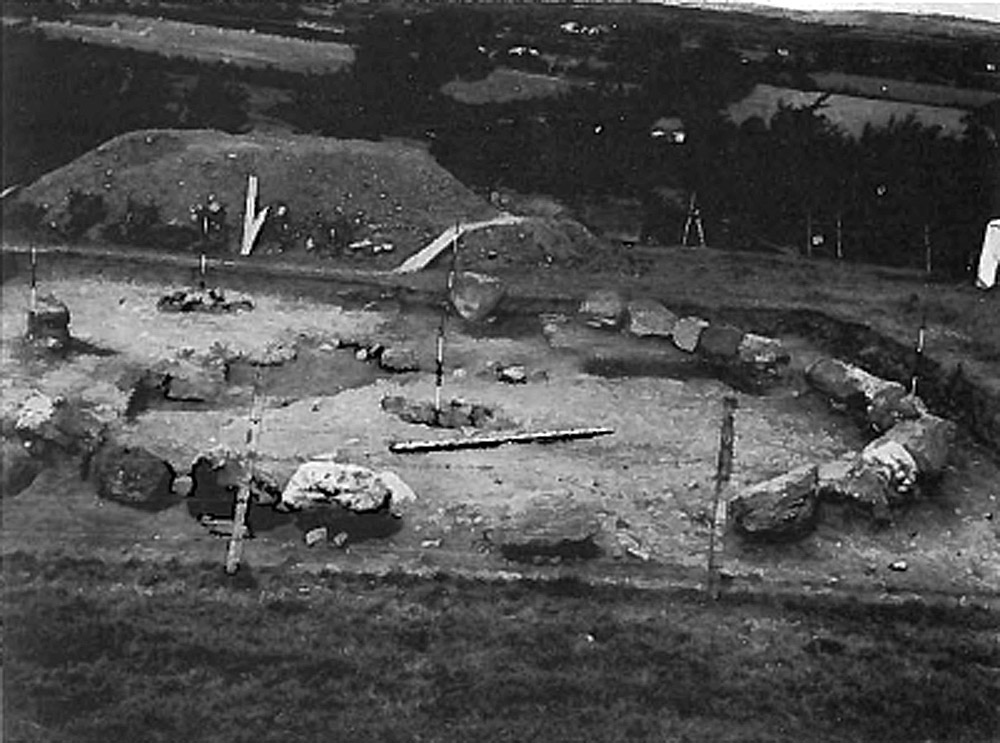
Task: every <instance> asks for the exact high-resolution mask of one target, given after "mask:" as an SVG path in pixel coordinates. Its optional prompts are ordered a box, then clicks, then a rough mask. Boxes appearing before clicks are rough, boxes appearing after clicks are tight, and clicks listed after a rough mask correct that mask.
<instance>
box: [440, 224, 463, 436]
mask: <svg viewBox="0 0 1000 743" xmlns="http://www.w3.org/2000/svg"><path fill="white" fill-rule="evenodd" d="M459 231H460V225H459V223H458V222H457V221H456V222H455V234H454V237H453V239H452V242H451V266H450V267H449V268H448V280H447V283H446V292H445V298H444V302H442V304H441V322H440V324H439V325H438V335H437V355H436V364H437V366H436V369H435V381H434V415H435V417H436V419H437V420H438V421H440V419H441V388H442V386H443V384H444V339H445V330H446V325H447V322H448V304H449V303H450V302H451V292H452V289H454V287H455V273H456V270H457V267H458V235H459Z"/></svg>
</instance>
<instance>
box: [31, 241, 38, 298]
mask: <svg viewBox="0 0 1000 743" xmlns="http://www.w3.org/2000/svg"><path fill="white" fill-rule="evenodd" d="M30 309H31V314H35V312H36V311H37V309H38V251H37V249H36V248H35V247H34V246H32V248H31V300H30Z"/></svg>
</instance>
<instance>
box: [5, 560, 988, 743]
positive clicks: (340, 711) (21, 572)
mask: <svg viewBox="0 0 1000 743" xmlns="http://www.w3.org/2000/svg"><path fill="white" fill-rule="evenodd" d="M4 572H5V579H4V581H5V584H6V585H5V595H6V598H7V602H6V603H7V610H6V615H5V620H4V621H5V632H4V634H5V645H6V648H5V654H6V662H5V669H4V673H5V677H6V678H5V681H4V686H5V694H4V696H5V703H6V704H5V706H6V710H5V713H6V714H5V715H4V720H5V724H4V726H5V728H6V730H5V734H6V735H5V739H6V740H7V741H10V742H11V743H13V741H107V740H119V741H160V740H163V741H179V740H181V741H254V742H255V743H264V741H300V740H301V741H306V740H309V741H312V740H345V741H347V740H349V741H404V740H405V741H438V740H440V741H444V740H454V741H469V740H481V741H499V740H505V741H528V740H544V741H619V740H656V741H665V740H669V741H805V740H809V741H860V740H871V741H882V742H883V743H889V742H891V741H907V743H910V742H911V741H925V740H934V741H988V740H991V739H992V740H995V737H992V736H994V735H995V734H996V731H997V730H1000V711H998V708H997V705H996V700H997V699H998V698H1000V673H998V667H1000V648H998V646H997V642H996V638H997V630H998V628H1000V624H998V620H997V617H996V616H995V615H993V614H991V613H989V612H987V611H986V610H984V609H972V608H965V609H958V608H952V609H930V608H926V607H920V606H916V605H910V606H904V607H899V606H897V607H872V606H863V605H861V604H859V603H854V602H850V601H848V602H844V601H839V602H837V603H830V602H829V600H827V601H821V600H819V599H808V600H807V599H802V600H797V601H795V602H794V604H790V603H788V602H787V601H786V602H782V603H776V602H773V601H770V602H768V601H759V600H747V599H742V600H739V601H737V600H735V599H723V600H722V601H721V602H719V603H716V604H706V603H704V602H703V601H702V600H701V599H700V598H699V597H697V596H692V595H685V594H669V595H668V594H662V593H648V592H645V593H644V592H639V591H631V590H626V589H619V588H597V589H595V588H592V587H588V586H585V585H582V584H579V583H577V582H574V581H562V582H556V583H550V584H546V585H541V584H533V583H523V582H522V583H503V584H501V583H485V582H474V581H467V580H459V579H454V578H439V579H437V580H426V579H416V578H410V577H403V576H389V577H383V578H371V577H365V576H351V577H347V576H333V575H320V576H301V575H292V574H291V573H290V572H289V571H287V570H285V571H273V572H266V573H258V574H257V575H255V576H253V577H248V576H244V577H243V578H242V579H241V580H240V581H239V582H238V583H234V582H228V581H226V580H225V579H224V577H223V576H222V575H221V574H220V572H221V571H220V570H219V569H218V567H217V566H182V565H179V564H166V565H153V564H147V563H129V564H124V565H114V564H106V563H102V562H99V561H96V560H76V559H69V558H65V559H49V560H45V561H43V560H40V559H38V558H35V557H29V556H24V555H14V556H12V557H9V558H8V559H7V560H6V565H5V571H4Z"/></svg>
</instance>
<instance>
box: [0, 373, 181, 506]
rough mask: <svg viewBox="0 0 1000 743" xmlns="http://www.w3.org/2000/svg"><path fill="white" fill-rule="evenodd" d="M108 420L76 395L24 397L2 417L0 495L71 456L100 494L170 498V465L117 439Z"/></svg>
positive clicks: (133, 500) (138, 502)
mask: <svg viewBox="0 0 1000 743" xmlns="http://www.w3.org/2000/svg"><path fill="white" fill-rule="evenodd" d="M111 423H112V421H110V420H108V419H107V418H102V417H101V416H99V415H98V414H97V413H96V412H95V410H94V409H92V408H91V407H90V406H88V405H86V404H85V403H83V402H81V401H79V400H76V399H69V398H63V397H50V396H48V395H45V394H42V393H36V394H34V395H32V396H30V397H28V398H27V399H26V400H24V401H23V402H22V403H21V405H20V406H19V407H18V408H17V409H16V410H14V411H13V414H12V415H11V416H10V418H9V419H5V420H4V441H3V494H4V496H5V497H10V496H15V495H17V494H19V493H20V492H22V491H23V490H25V489H26V488H27V487H29V486H30V485H31V484H32V482H33V481H34V479H35V477H36V476H37V475H38V474H39V473H40V472H41V471H42V470H43V469H44V468H45V467H46V466H48V465H49V464H52V463H54V462H58V461H62V460H66V459H72V458H77V459H79V461H81V462H82V464H83V469H84V473H85V475H87V476H88V477H89V478H90V479H91V480H92V481H93V483H94V485H95V487H96V489H97V493H98V495H99V496H100V497H102V498H106V499H108V500H113V501H118V502H121V503H124V504H126V505H130V506H136V507H139V508H152V509H156V508H160V507H164V506H166V505H169V504H170V503H172V502H174V501H175V499H174V498H173V496H172V494H171V485H172V482H173V479H174V472H173V469H172V468H171V466H170V465H169V464H168V463H167V462H165V461H163V460H162V459H160V458H159V457H157V456H155V455H154V454H152V453H150V452H149V451H147V450H145V449H143V448H141V447H134V446H128V445H125V444H121V443H118V442H117V441H116V440H115V439H114V436H113V435H112V433H111Z"/></svg>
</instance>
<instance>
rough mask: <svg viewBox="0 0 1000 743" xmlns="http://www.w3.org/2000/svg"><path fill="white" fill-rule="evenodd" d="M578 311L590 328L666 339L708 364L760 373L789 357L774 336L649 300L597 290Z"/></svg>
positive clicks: (766, 373)
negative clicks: (683, 313)
mask: <svg viewBox="0 0 1000 743" xmlns="http://www.w3.org/2000/svg"><path fill="white" fill-rule="evenodd" d="M579 314H580V316H581V318H582V319H583V321H584V322H585V323H586V324H587V325H589V326H590V327H594V328H602V329H607V330H621V329H624V330H625V331H627V332H628V333H629V334H631V335H633V336H636V337H638V338H655V339H661V340H665V341H670V342H672V343H673V345H674V346H675V347H676V348H678V349H680V350H681V351H684V352H685V353H690V354H697V355H698V356H700V357H701V358H703V359H704V360H706V361H708V362H710V363H713V364H720V365H726V366H732V367H740V368H742V369H744V370H746V371H751V372H753V373H755V374H757V375H760V376H763V377H767V376H773V375H775V374H776V373H777V372H778V371H779V369H780V367H781V366H782V365H785V364H787V363H788V361H789V354H788V352H787V351H786V350H785V349H784V347H783V346H782V344H781V342H780V341H779V340H777V339H775V338H768V337H766V336H762V335H757V334H755V333H745V332H743V331H742V330H741V329H739V328H736V327H734V326H732V325H727V324H725V323H712V322H709V321H708V320H704V319H702V318H700V317H695V316H686V317H681V316H679V315H677V314H675V313H674V312H672V311H671V310H670V309H668V308H667V307H665V306H664V305H663V304H661V303H660V302H658V301H656V300H653V299H635V300H632V301H630V302H626V301H625V299H624V298H623V297H622V296H621V295H620V294H619V293H618V292H616V291H612V290H598V291H595V292H592V293H591V294H589V295H588V296H587V297H586V298H585V299H584V300H583V302H582V303H581V305H580V308H579Z"/></svg>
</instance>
